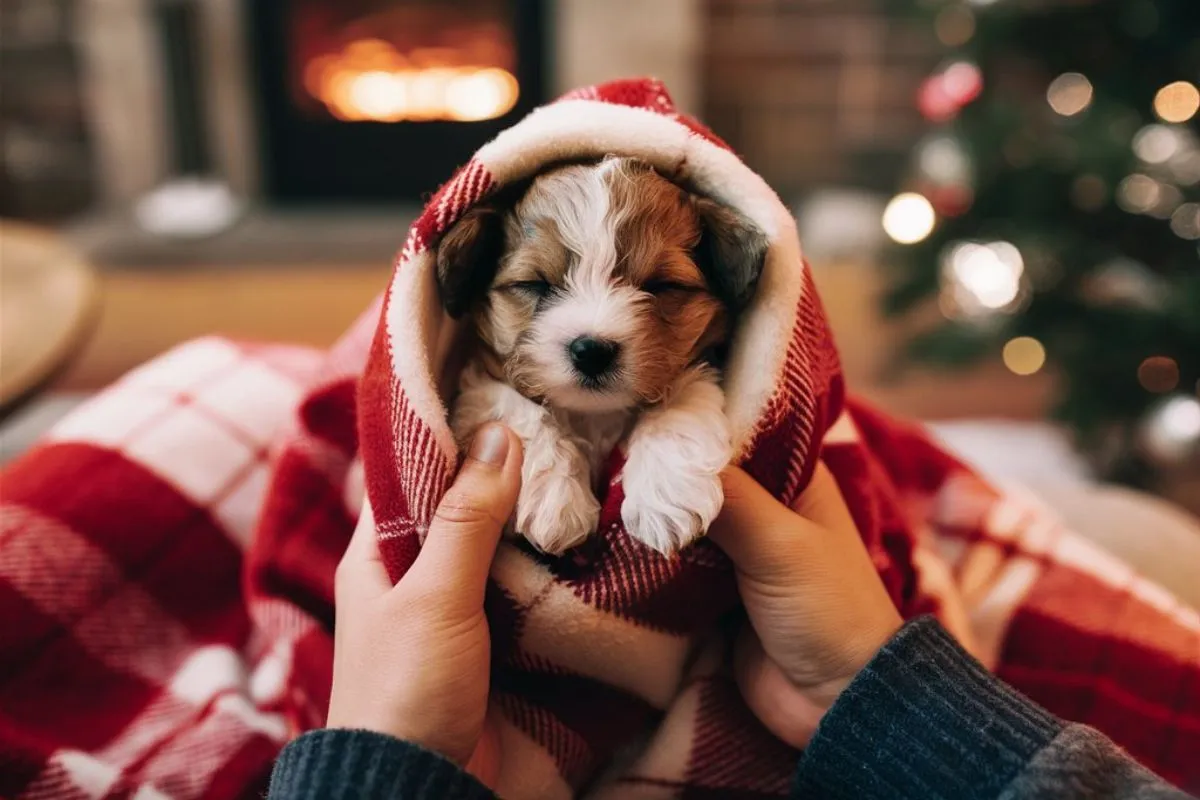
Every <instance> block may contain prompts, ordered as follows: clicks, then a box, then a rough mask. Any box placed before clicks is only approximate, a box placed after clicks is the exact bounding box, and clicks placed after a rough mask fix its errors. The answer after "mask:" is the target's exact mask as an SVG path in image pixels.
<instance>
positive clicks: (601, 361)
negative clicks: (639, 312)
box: [567, 336, 621, 381]
mask: <svg viewBox="0 0 1200 800" xmlns="http://www.w3.org/2000/svg"><path fill="white" fill-rule="evenodd" d="M620 349H621V347H620V345H619V344H617V343H616V342H613V341H610V340H608V339H595V338H592V337H591V336H580V337H579V338H577V339H574V340H572V341H571V343H570V344H569V345H567V353H568V354H569V355H570V357H571V366H573V367H574V368H575V370H576V371H577V372H578V373H579V374H580V375H582V376H583V377H584V378H585V379H587V380H591V381H595V380H599V379H601V378H603V377H604V376H605V375H607V374H608V373H609V372H611V371H612V368H613V366H614V365H615V364H616V363H617V354H618V352H619V351H620Z"/></svg>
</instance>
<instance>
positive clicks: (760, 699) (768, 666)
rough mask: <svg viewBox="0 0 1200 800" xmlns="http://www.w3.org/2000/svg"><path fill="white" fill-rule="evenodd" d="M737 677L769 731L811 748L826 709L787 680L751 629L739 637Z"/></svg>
mask: <svg viewBox="0 0 1200 800" xmlns="http://www.w3.org/2000/svg"><path fill="white" fill-rule="evenodd" d="M733 675H734V679H735V680H736V681H737V685H738V689H739V690H741V693H742V699H744V700H745V701H746V705H747V707H749V709H750V711H751V713H753V714H754V716H755V717H757V718H758V720H759V721H760V722H762V724H763V725H764V726H765V727H766V729H767V730H769V731H770V732H771V733H773V734H775V736H776V737H777V738H778V739H780V740H781V741H783V742H786V743H787V744H790V745H791V746H792V747H796V748H803V747H804V746H805V745H807V744H808V742H809V740H810V739H812V735H813V733H815V732H816V730H817V725H818V724H819V723H820V721H821V717H822V716H823V714H824V709H822V708H821V707H819V706H818V705H817V704H816V703H814V702H813V701H812V700H810V699H809V698H808V697H807V696H805V695H804V694H803V693H802V692H801V691H800V690H799V689H797V688H796V686H795V685H794V684H793V683H792V682H791V681H789V680H788V679H787V677H786V676H785V675H784V674H783V671H782V670H780V669H779V667H778V666H777V665H776V664H775V662H774V661H772V660H771V659H770V658H769V657H768V656H767V654H766V652H765V651H764V650H763V646H762V642H761V641H759V638H758V637H757V636H756V635H755V634H754V629H753V628H750V627H749V626H747V627H746V628H745V629H743V630H742V633H741V636H740V637H738V642H737V647H736V649H735V650H734V657H733Z"/></svg>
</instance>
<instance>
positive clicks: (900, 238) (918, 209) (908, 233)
mask: <svg viewBox="0 0 1200 800" xmlns="http://www.w3.org/2000/svg"><path fill="white" fill-rule="evenodd" d="M936 222H937V215H936V214H935V213H934V210H933V206H932V205H931V204H930V202H929V201H928V200H927V199H925V197H924V195H920V194H917V193H916V192H905V193H903V194H898V195H896V196H895V197H893V198H892V199H891V202H889V203H888V204H887V207H886V208H885V209H884V210H883V230H884V231H885V232H886V233H887V235H888V236H890V237H892V239H893V240H895V241H897V242H899V243H900V244H915V243H916V242H919V241H921V240H922V239H924V238H925V237H927V236H929V234H930V233H932V232H933V226H934V225H935V224H936Z"/></svg>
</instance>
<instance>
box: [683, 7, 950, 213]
mask: <svg viewBox="0 0 1200 800" xmlns="http://www.w3.org/2000/svg"><path fill="white" fill-rule="evenodd" d="M704 20H705V31H704V57H703V69H704V79H703V83H704V87H705V97H704V114H705V118H706V120H707V121H708V122H709V124H710V125H712V126H713V127H714V128H715V129H716V131H717V132H718V133H719V134H721V135H722V136H724V137H725V138H726V139H728V140H729V142H730V144H732V145H733V146H734V147H735V148H736V149H737V150H738V151H739V152H740V153H741V154H742V156H743V157H744V158H745V159H746V161H747V162H748V163H749V164H750V166H752V167H754V168H755V169H756V170H758V171H759V172H760V173H762V174H763V176H764V177H765V178H766V179H767V180H768V181H769V182H770V183H771V184H772V185H773V186H774V187H775V188H776V189H777V190H779V191H780V192H781V193H783V194H784V195H785V196H792V195H795V194H798V193H801V192H803V191H804V190H805V189H807V188H811V187H812V185H814V184H819V183H844V182H848V183H854V184H860V185H867V186H878V187H885V186H887V185H888V184H889V183H890V179H891V177H892V176H891V175H889V174H886V173H887V171H888V170H889V169H892V168H894V167H895V165H896V164H897V163H898V162H899V160H900V158H901V157H902V155H903V154H904V153H905V152H907V150H908V149H909V148H910V147H911V146H912V144H913V143H914V141H915V140H916V138H917V137H918V136H919V134H920V132H921V129H922V122H921V119H920V116H919V115H918V113H917V112H916V110H915V108H914V106H913V98H914V96H915V92H916V88H917V85H918V84H919V82H920V81H921V79H922V77H923V76H924V75H925V74H927V72H928V70H929V68H930V66H931V64H932V63H933V59H934V53H935V49H934V47H933V46H932V43H931V42H930V41H928V40H927V39H925V38H923V36H924V34H923V32H921V31H919V30H916V29H913V28H909V27H904V26H897V25H894V24H892V23H889V22H888V21H887V20H886V18H885V16H884V15H883V14H882V12H880V11H878V10H877V9H876V8H875V6H874V4H873V3H872V2H871V0H705V13H704Z"/></svg>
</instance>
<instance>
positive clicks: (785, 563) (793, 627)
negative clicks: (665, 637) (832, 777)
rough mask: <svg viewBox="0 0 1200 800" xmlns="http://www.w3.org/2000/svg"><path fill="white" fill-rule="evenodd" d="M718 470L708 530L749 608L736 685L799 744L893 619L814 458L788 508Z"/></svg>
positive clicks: (748, 481)
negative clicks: (721, 500) (719, 495)
mask: <svg viewBox="0 0 1200 800" xmlns="http://www.w3.org/2000/svg"><path fill="white" fill-rule="evenodd" d="M722 478H723V482H724V488H725V505H724V508H723V509H722V511H721V515H720V517H718V518H717V521H716V522H714V523H713V526H712V528H711V529H710V531H709V535H710V536H711V538H712V539H713V541H714V542H716V543H717V545H718V546H720V547H721V549H722V550H724V551H725V552H726V554H728V555H729V557H730V559H731V560H732V561H733V563H734V567H735V568H736V570H737V581H738V589H739V591H740V593H741V596H742V602H743V603H744V604H745V606H746V612H747V614H748V615H749V617H750V627H749V628H747V629H746V630H744V631H743V632H742V636H741V637H740V639H739V641H738V645H737V650H736V652H735V658H734V673H735V676H736V678H737V682H738V687H739V688H740V689H741V692H742V696H743V697H744V698H745V700H746V704H747V705H748V706H749V707H750V710H751V711H752V712H754V715H755V716H756V717H758V719H759V720H760V721H761V722H762V723H763V724H764V725H765V726H766V727H767V728H768V729H769V730H770V731H771V732H772V733H774V734H775V735H776V736H777V737H779V738H780V739H782V740H783V741H784V742H787V743H788V744H790V745H792V746H794V747H803V746H805V745H806V744H807V743H808V741H809V739H811V738H812V735H813V733H815V732H816V729H817V724H818V723H819V722H820V721H821V717H822V716H823V715H824V714H825V712H826V711H827V710H828V709H829V707H830V706H832V705H833V703H834V701H835V700H837V698H838V695H839V694H841V692H842V690H843V689H845V688H846V686H847V685H849V683H850V681H851V680H853V678H854V676H855V675H856V674H858V672H859V670H861V669H862V668H863V667H864V666H866V664H867V662H868V661H870V660H871V657H872V656H874V655H875V653H876V652H877V651H878V650H879V648H880V647H882V646H883V645H884V644H885V643H886V642H887V641H888V639H890V638H891V637H892V635H893V634H894V633H895V632H896V630H897V629H899V627H900V625H901V624H902V620H901V619H900V615H899V613H898V612H897V611H896V608H895V606H894V605H893V604H892V601H891V598H890V597H889V596H888V594H887V590H886V589H885V588H884V586H883V582H882V581H881V580H880V578H879V573H878V572H877V571H876V569H875V566H874V564H872V563H871V558H870V556H869V555H868V553H867V550H866V547H865V546H864V545H863V543H862V539H861V538H860V536H859V533H858V530H857V528H856V527H855V524H854V520H853V518H852V517H851V516H850V511H849V510H848V509H847V508H846V504H845V502H844V501H843V500H842V495H841V492H840V491H839V490H838V487H837V483H836V482H835V481H834V478H833V475H832V474H831V473H830V472H829V470H828V469H827V468H826V467H825V466H824V465H823V464H820V465H818V467H817V470H816V473H815V474H814V475H813V479H812V483H811V484H810V485H809V487H808V489H806V490H805V492H804V494H803V495H802V496H801V497H800V499H799V500H797V501H796V503H795V506H794V508H792V509H789V508H788V507H787V506H784V505H782V504H781V503H779V502H778V501H777V500H776V499H775V498H774V497H772V496H771V495H770V494H769V493H768V492H767V491H766V490H765V489H763V488H762V487H761V486H759V485H758V484H757V483H755V482H754V479H752V478H751V477H750V476H749V475H747V474H746V473H745V472H743V471H741V470H739V469H730V470H727V471H726V472H725V473H724V475H723V476H722Z"/></svg>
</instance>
